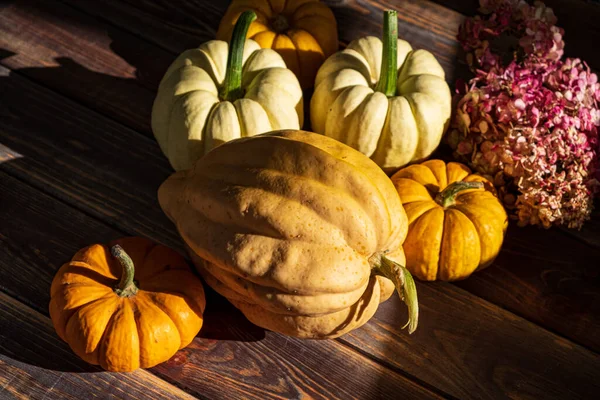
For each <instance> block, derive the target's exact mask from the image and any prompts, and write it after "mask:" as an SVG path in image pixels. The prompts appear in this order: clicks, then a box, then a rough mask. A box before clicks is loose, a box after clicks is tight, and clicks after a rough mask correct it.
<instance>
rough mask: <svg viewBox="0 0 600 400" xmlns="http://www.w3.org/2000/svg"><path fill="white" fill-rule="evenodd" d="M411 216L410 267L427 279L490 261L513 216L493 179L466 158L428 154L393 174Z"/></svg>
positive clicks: (461, 274) (450, 276)
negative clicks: (448, 158)
mask: <svg viewBox="0 0 600 400" xmlns="http://www.w3.org/2000/svg"><path fill="white" fill-rule="evenodd" d="M392 182H393V183H394V186H396V190H397V191H398V193H399V194H400V200H401V201H402V205H403V206H404V209H405V210H406V215H407V216H408V223H409V226H408V235H407V237H406V241H405V242H404V251H405V254H406V268H407V269H408V270H409V271H410V272H411V273H412V274H413V275H415V276H416V277H418V278H419V279H422V280H427V281H433V280H442V281H455V280H459V279H464V278H467V277H468V276H469V275H471V274H472V273H473V272H475V271H477V270H479V269H482V268H485V267H487V266H489V265H490V264H491V263H492V261H494V259H495V258H496V256H497V255H498V253H499V252H500V247H501V246H502V242H503V240H504V234H505V233H506V228H507V226H508V217H507V215H506V211H505V210H504V208H503V207H502V204H501V203H500V201H499V200H498V198H497V197H496V196H495V191H494V188H493V186H492V184H491V183H490V182H489V181H487V180H486V179H485V178H484V177H482V176H480V175H476V174H472V173H471V170H470V169H469V168H467V166H465V165H463V164H459V163H456V162H450V163H448V164H446V163H444V162H443V161H441V160H429V161H426V162H424V163H421V164H414V165H411V166H409V167H406V168H404V169H401V170H400V171H398V172H396V173H395V174H394V175H393V176H392Z"/></svg>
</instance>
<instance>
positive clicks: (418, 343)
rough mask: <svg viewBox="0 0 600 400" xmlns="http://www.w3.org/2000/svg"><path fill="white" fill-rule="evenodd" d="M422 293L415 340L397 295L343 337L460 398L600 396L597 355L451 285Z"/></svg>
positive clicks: (430, 286)
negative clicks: (405, 329)
mask: <svg viewBox="0 0 600 400" xmlns="http://www.w3.org/2000/svg"><path fill="white" fill-rule="evenodd" d="M418 291H419V300H420V301H419V305H420V308H421V310H422V319H421V320H420V321H419V328H418V330H417V332H415V333H414V334H413V335H414V337H410V338H407V337H405V336H404V335H403V334H402V333H401V332H399V331H398V322H399V321H398V312H397V309H398V308H399V307H401V304H400V300H399V299H397V298H396V297H394V298H392V299H391V300H389V301H388V302H386V303H384V304H383V305H382V306H381V307H380V310H379V311H378V312H377V318H375V319H374V320H372V322H371V323H368V324H367V325H365V326H364V327H363V328H362V329H357V330H354V331H352V332H350V333H349V334H348V335H346V336H345V337H344V338H345V339H346V340H347V341H348V342H349V343H352V344H355V345H356V346H364V344H365V343H367V344H368V345H369V346H370V347H369V349H368V351H369V352H370V353H371V354H374V355H376V356H377V357H381V358H385V359H386V360H389V363H390V364H391V365H392V366H395V367H397V368H402V369H403V370H405V371H406V372H407V373H409V374H411V375H413V374H414V375H416V376H418V377H419V378H420V379H422V380H423V381H425V382H435V384H436V386H437V387H439V388H441V389H444V390H446V391H447V392H448V393H451V394H452V395H454V396H456V397H458V398H461V399H494V398H510V399H586V398H588V399H591V398H595V397H596V396H597V393H598V390H599V389H600V388H599V386H600V383H599V382H598V372H599V371H600V360H599V359H598V355H597V354H595V353H590V352H589V351H588V350H586V349H585V348H583V347H581V346H578V345H575V344H573V343H572V342H569V341H567V340H565V339H562V338H560V337H557V336H555V335H553V334H551V333H549V332H547V331H544V330H542V329H540V328H539V327H537V326H535V325H533V324H531V323H528V322H526V321H523V320H522V319H521V318H519V317H516V316H515V315H514V314H511V313H508V312H506V311H503V310H499V309H498V307H496V306H494V305H492V304H491V303H486V302H484V301H482V300H481V299H479V298H477V297H475V296H473V295H470V294H468V293H467V292H464V291H461V290H459V289H457V288H456V287H455V286H453V285H450V284H447V283H442V282H438V283H433V284H428V285H418ZM431 299H435V300H433V301H432V300H431ZM591 332H593V330H589V331H588V333H589V334H592V333H591ZM425 337H426V338H425ZM466 365H468V367H465V366H466ZM565 374H568V375H569V378H567V377H566V376H565Z"/></svg>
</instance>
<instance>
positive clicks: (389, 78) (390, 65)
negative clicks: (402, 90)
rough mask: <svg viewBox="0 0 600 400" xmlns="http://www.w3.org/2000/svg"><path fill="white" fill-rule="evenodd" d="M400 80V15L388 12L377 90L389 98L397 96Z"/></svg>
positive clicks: (385, 17) (384, 24)
mask: <svg viewBox="0 0 600 400" xmlns="http://www.w3.org/2000/svg"><path fill="white" fill-rule="evenodd" d="M397 79H398V15H397V13H396V11H386V12H385V13H384V15H383V55H382V57H381V71H380V74H379V82H377V87H376V88H375V90H376V91H377V92H381V93H383V94H385V95H386V96H387V97H392V96H395V95H396V81H397Z"/></svg>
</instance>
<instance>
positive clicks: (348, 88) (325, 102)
mask: <svg viewBox="0 0 600 400" xmlns="http://www.w3.org/2000/svg"><path fill="white" fill-rule="evenodd" d="M450 113H451V95H450V88H449V87H448V84H447V83H446V81H445V74H444V70H443V69H442V67H441V65H440V64H439V62H438V61H437V60H436V59H435V57H434V56H433V54H431V53H430V52H428V51H427V50H413V48H412V47H411V45H410V44H409V43H408V42H406V41H404V40H399V39H398V38H397V17H396V13H395V12H386V16H385V20H384V40H383V42H382V41H381V40H380V39H379V38H377V37H374V36H367V37H363V38H360V39H356V40H354V41H352V42H351V43H350V44H349V45H348V47H347V48H346V49H344V50H342V51H339V52H337V53H335V54H334V55H333V56H331V57H330V58H328V59H327V60H326V61H325V63H324V64H323V65H322V66H321V68H320V69H319V72H318V73H317V77H316V80H315V92H314V94H313V96H312V98H311V103H310V117H311V124H312V129H313V130H314V131H315V132H318V133H321V134H324V135H327V136H329V137H332V138H334V139H336V140H339V141H341V142H343V143H345V144H347V145H349V146H351V147H353V148H355V149H357V150H359V151H360V152H362V153H363V154H365V155H366V156H367V157H370V158H371V159H372V160H373V161H375V162H376V163H377V164H378V165H379V166H381V167H382V168H383V169H385V170H386V171H393V170H397V169H398V168H399V167H402V166H404V165H407V164H408V163H410V162H416V161H419V160H422V159H425V158H427V157H428V156H430V155H431V153H432V152H433V151H434V150H435V149H436V148H437V146H438V145H439V143H440V141H441V138H442V135H443V133H444V131H445V130H446V128H447V126H448V123H449V120H450Z"/></svg>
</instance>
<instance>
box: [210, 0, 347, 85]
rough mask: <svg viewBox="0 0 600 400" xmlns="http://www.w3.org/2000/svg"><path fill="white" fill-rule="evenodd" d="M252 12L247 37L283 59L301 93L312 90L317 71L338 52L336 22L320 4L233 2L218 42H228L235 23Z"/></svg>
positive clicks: (304, 0) (292, 0)
mask: <svg viewBox="0 0 600 400" xmlns="http://www.w3.org/2000/svg"><path fill="white" fill-rule="evenodd" d="M248 10H251V11H254V12H255V13H256V15H257V19H256V21H254V22H253V23H252V25H251V26H250V29H249V30H248V35H247V37H248V38H250V39H254V40H255V41H256V42H257V43H258V44H259V45H260V47H262V48H267V49H273V50H275V51H277V52H278V53H279V54H281V56H282V57H283V60H284V61H285V64H286V66H287V67H288V68H289V69H291V70H292V71H293V72H294V73H295V74H296V76H297V77H298V80H299V81H300V85H301V86H302V88H303V89H307V88H311V87H313V85H314V82H315V76H316V74H317V70H318V69H319V67H320V66H321V64H323V62H324V61H325V59H327V57H329V56H330V55H332V54H333V53H335V52H336V51H337V49H338V34H337V22H336V20H335V17H334V16H333V13H332V12H331V9H329V7H327V6H326V5H325V4H323V3H321V2H320V1H319V0H287V1H286V0H233V1H232V2H231V4H230V6H229V8H228V9H227V12H226V13H225V16H224V17H223V19H222V20H221V24H220V25H219V30H218V31H217V39H219V40H225V41H229V40H230V38H231V33H232V32H233V28H234V26H235V23H236V21H237V19H238V18H239V17H240V15H241V14H242V13H243V12H244V11H248Z"/></svg>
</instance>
